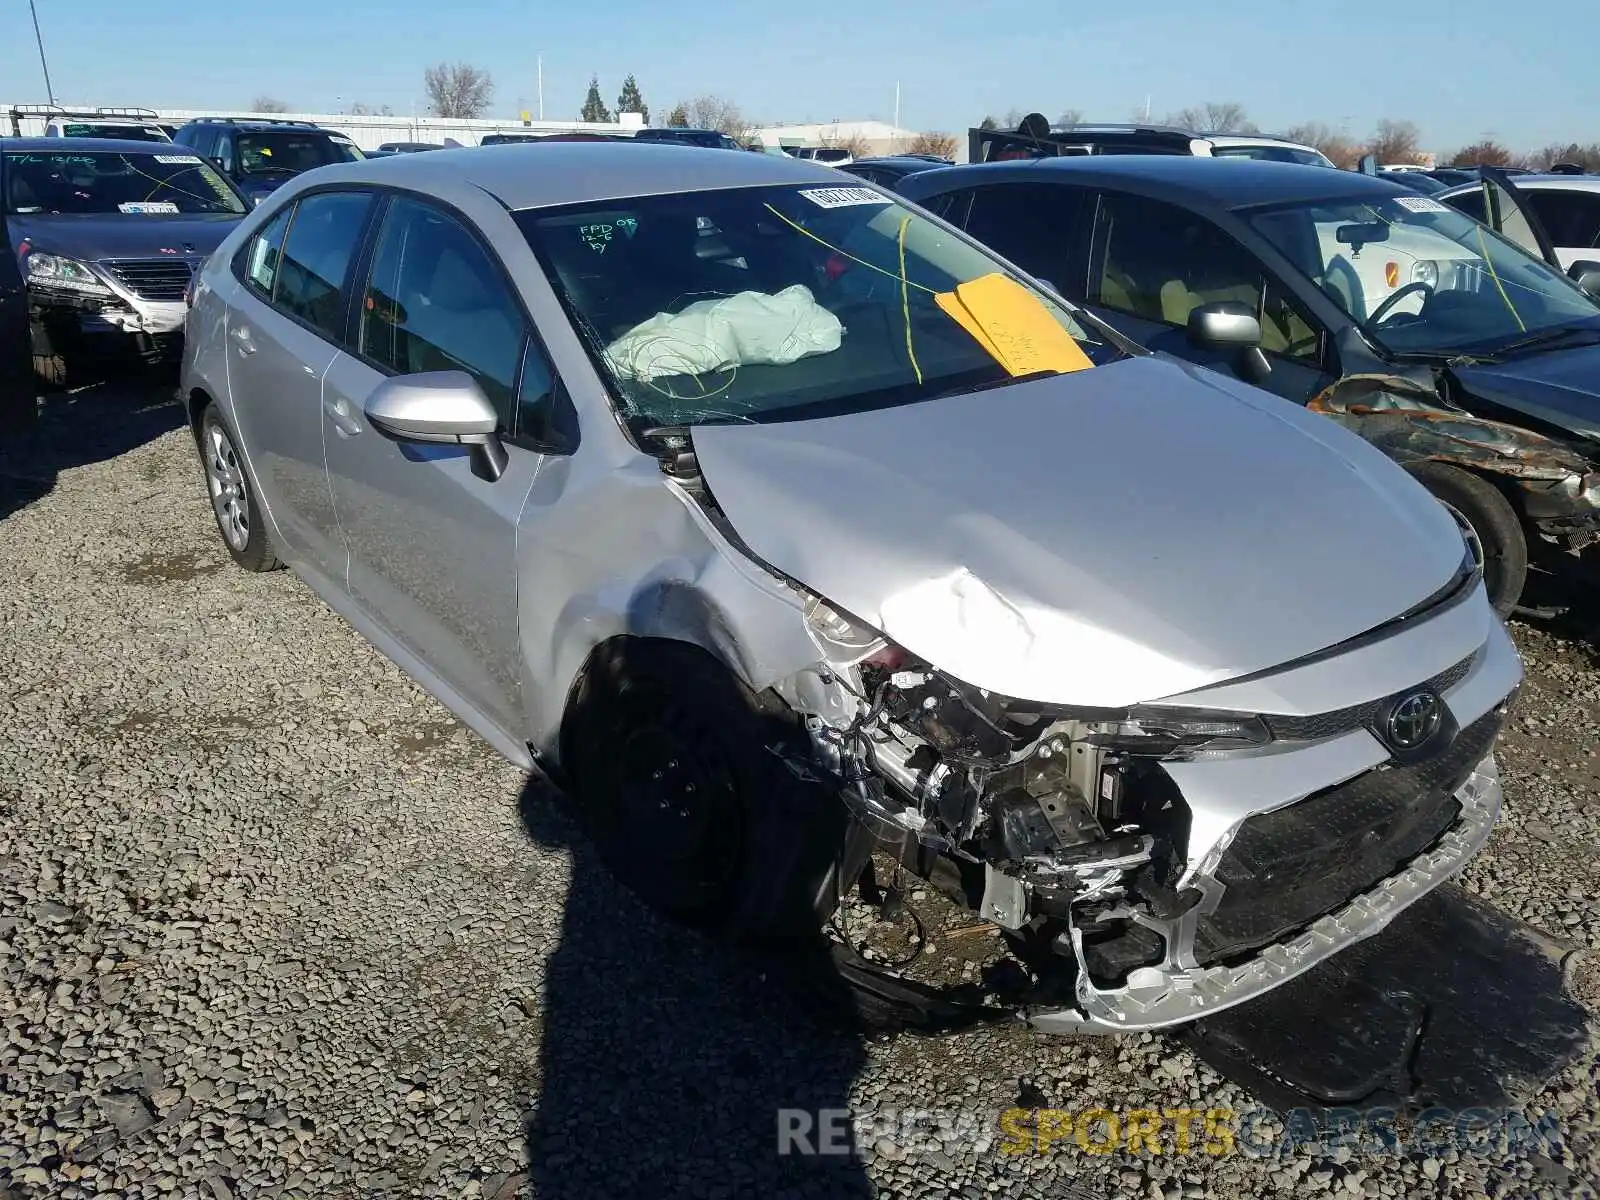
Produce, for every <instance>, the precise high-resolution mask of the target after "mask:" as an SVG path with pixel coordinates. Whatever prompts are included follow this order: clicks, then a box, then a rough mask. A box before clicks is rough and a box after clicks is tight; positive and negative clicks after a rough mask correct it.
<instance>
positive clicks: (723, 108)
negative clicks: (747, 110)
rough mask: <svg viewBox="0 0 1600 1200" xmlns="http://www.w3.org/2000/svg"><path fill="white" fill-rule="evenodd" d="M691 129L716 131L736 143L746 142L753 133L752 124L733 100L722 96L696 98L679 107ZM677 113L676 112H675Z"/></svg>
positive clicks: (684, 102)
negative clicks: (751, 132)
mask: <svg viewBox="0 0 1600 1200" xmlns="http://www.w3.org/2000/svg"><path fill="white" fill-rule="evenodd" d="M678 108H679V109H681V110H682V111H683V115H684V119H685V120H686V121H687V122H688V125H689V128H691V129H715V130H716V131H717V132H718V133H725V134H727V135H728V136H729V137H731V138H733V139H734V140H735V141H739V142H743V141H745V140H746V139H747V138H748V137H749V135H750V131H751V122H750V121H749V120H748V119H747V118H746V117H745V115H744V113H742V112H740V111H739V106H738V105H737V104H735V103H734V102H733V101H732V100H724V99H723V98H722V97H720V96H696V97H694V99H692V100H685V101H683V102H682V103H681V104H679V105H678ZM674 111H676V110H674Z"/></svg>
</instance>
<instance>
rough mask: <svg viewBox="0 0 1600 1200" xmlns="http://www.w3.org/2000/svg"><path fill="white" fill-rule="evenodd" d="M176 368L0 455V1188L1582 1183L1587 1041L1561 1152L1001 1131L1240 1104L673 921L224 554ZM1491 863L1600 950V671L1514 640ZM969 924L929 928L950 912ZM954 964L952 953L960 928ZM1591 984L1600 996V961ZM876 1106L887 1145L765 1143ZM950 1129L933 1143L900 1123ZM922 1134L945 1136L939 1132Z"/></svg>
mask: <svg viewBox="0 0 1600 1200" xmlns="http://www.w3.org/2000/svg"><path fill="white" fill-rule="evenodd" d="M163 394H164V392H163V390H162V389H161V388H159V387H155V386H151V387H148V388H142V387H141V388H133V387H131V386H130V387H122V388H117V389H105V390H102V391H100V392H88V393H83V394H80V395H79V396H78V397H76V399H75V400H73V401H72V402H68V401H65V400H62V401H58V402H57V403H56V404H55V405H54V406H53V409H52V411H51V412H50V414H49V415H48V417H47V420H46V422H45V425H44V427H43V429H42V431H41V432H40V433H39V434H37V435H34V436H32V437H30V438H29V439H28V440H26V441H24V442H20V443H16V444H14V445H13V446H11V447H10V448H8V449H0V578H3V579H4V580H5V585H4V588H3V591H0V627H3V629H4V637H3V640H0V727H3V728H4V729H5V731H6V734H7V736H6V737H5V738H4V740H3V742H0V1026H3V1030H4V1037H3V1038H0V1200H6V1198H9V1197H35V1196H37V1197H45V1196H49V1197H62V1198H69V1197H75V1196H88V1195H113V1194H114V1195H120V1196H128V1197H134V1196H162V1197H169V1196H170V1197H178V1196H183V1197H192V1196H199V1197H201V1198H202V1200H212V1198H214V1200H229V1198H230V1197H254V1196H285V1197H288V1196H293V1197H307V1198H309V1197H317V1198H319V1200H321V1198H339V1197H377V1196H429V1197H434V1196H437V1197H452V1198H453V1197H510V1196H513V1195H522V1194H536V1195H538V1196H541V1197H545V1196H590V1195H594V1196H609V1197H616V1196H628V1195H635V1194H640V1195H653V1196H669V1195H684V1196H696V1197H701V1196H703V1197H717V1196H730V1197H731V1196H756V1195H776V1194H789V1195H814V1196H819V1197H825V1196H841V1195H856V1194H860V1195H866V1194H871V1192H872V1191H873V1189H876V1192H877V1194H879V1195H884V1196H905V1197H924V1196H925V1197H934V1196H941V1197H942V1196H956V1197H981V1196H991V1195H993V1196H1009V1197H1020V1196H1030V1197H1050V1198H1057V1200H1063V1198H1064V1200H1074V1198H1083V1200H1088V1198H1092V1197H1110V1196H1148V1197H1152V1198H1157V1200H1176V1198H1182V1197H1190V1196H1201V1195H1205V1196H1218V1197H1245V1196H1258V1195H1324V1194H1326V1195H1333V1196H1336V1197H1340V1196H1342V1197H1349V1196H1361V1195H1365V1196H1407V1195H1412V1194H1417V1193H1420V1192H1422V1191H1424V1190H1426V1191H1428V1192H1429V1193H1435V1194H1440V1195H1447V1196H1451V1197H1475V1196H1479V1195H1489V1196H1502V1195H1548V1196H1567V1195H1575V1194H1593V1193H1594V1190H1595V1186H1596V1184H1597V1183H1600V1137H1597V1133H1600V1125H1597V1110H1600V1103H1597V1100H1596V1091H1597V1086H1596V1084H1597V1077H1600V1073H1597V1067H1596V1048H1597V1047H1596V1043H1595V1042H1594V1041H1593V1040H1591V1043H1590V1045H1589V1047H1588V1050H1587V1051H1586V1053H1585V1054H1584V1055H1583V1056H1582V1058H1581V1059H1580V1060H1579V1061H1578V1062H1577V1063H1576V1064H1574V1065H1573V1066H1572V1067H1571V1068H1570V1069H1569V1070H1567V1071H1566V1072H1564V1073H1563V1074H1562V1075H1561V1076H1560V1077H1559V1078H1557V1079H1556V1080H1554V1081H1553V1082H1552V1083H1551V1085H1550V1087H1549V1089H1548V1090H1547V1091H1546V1092H1545V1093H1544V1094H1543V1095H1542V1096H1540V1097H1539V1098H1538V1100H1537V1101H1536V1102H1535V1103H1534V1104H1533V1105H1532V1106H1531V1107H1530V1109H1529V1116H1530V1117H1537V1116H1539V1115H1540V1114H1546V1113H1548V1114H1553V1115H1554V1117H1555V1118H1556V1128H1557V1129H1558V1131H1559V1136H1558V1137H1556V1138H1555V1139H1554V1140H1553V1141H1551V1142H1550V1143H1548V1144H1546V1145H1544V1146H1543V1147H1542V1148H1540V1149H1539V1150H1537V1151H1535V1150H1530V1149H1528V1148H1526V1147H1524V1148H1519V1149H1517V1150H1514V1151H1511V1152H1508V1153H1501V1152H1489V1153H1483V1154H1479V1153H1474V1152H1472V1151H1471V1150H1470V1149H1469V1150H1462V1151H1457V1150H1454V1149H1452V1150H1448V1151H1441V1152H1438V1153H1436V1154H1434V1155H1433V1156H1428V1155H1425V1154H1423V1153H1421V1152H1417V1153H1414V1154H1410V1155H1407V1156H1397V1155H1394V1154H1389V1155H1372V1154H1365V1153H1362V1152H1359V1151H1357V1152H1352V1151H1350V1150H1349V1149H1347V1148H1343V1149H1328V1148H1326V1147H1325V1148H1323V1150H1322V1152H1320V1153H1312V1152H1310V1151H1308V1150H1301V1151H1299V1152H1292V1153H1285V1154H1284V1155H1282V1156H1279V1157H1274V1158H1265V1159H1263V1158H1258V1157H1252V1156H1249V1155H1243V1154H1234V1155H1212V1154H1207V1153H1204V1152H1203V1151H1202V1150H1201V1149H1199V1142H1200V1140H1201V1139H1200V1138H1199V1137H1198V1135H1197V1139H1196V1144H1195V1146H1192V1147H1191V1152H1190V1153H1187V1154H1178V1153H1172V1152H1170V1151H1171V1149H1172V1147H1171V1143H1170V1141H1169V1142H1168V1143H1166V1147H1167V1149H1168V1151H1169V1152H1168V1153H1164V1154H1161V1155H1150V1154H1128V1153H1120V1152H1119V1153H1116V1154H1110V1155H1094V1154H1088V1153H1085V1152H1084V1151H1082V1150H1081V1149H1079V1148H1078V1146H1077V1145H1075V1144H1074V1143H1073V1142H1072V1141H1071V1140H1070V1139H1067V1140H1066V1141H1064V1142H1062V1143H1059V1144H1058V1145H1056V1146H1055V1147H1054V1148H1053V1149H1052V1151H1051V1152H1050V1153H1045V1154H1037V1153H1034V1154H1006V1153H1002V1152H1001V1143H1002V1142H1003V1141H1004V1137H1003V1136H1002V1135H1000V1134H999V1132H998V1131H997V1128H996V1126H995V1123H994V1116H993V1114H994V1113H995V1112H996V1111H997V1110H1001V1109H1005V1108H1009V1107H1011V1106H1013V1105H1015V1104H1017V1103H1018V1101H1019V1100H1023V1101H1025V1102H1027V1103H1029V1104H1038V1103H1040V1102H1041V1101H1047V1102H1049V1103H1051V1104H1054V1105H1058V1106H1062V1107H1066V1108H1072V1109H1078V1110H1082V1109H1087V1108H1092V1107H1095V1106H1103V1107H1106V1108H1109V1109H1113V1110H1119V1111H1120V1110H1126V1109H1129V1108H1135V1107H1139V1108H1155V1109H1164V1108H1174V1107H1190V1108H1201V1109H1205V1108H1212V1109H1232V1110H1236V1111H1245V1110H1249V1109H1251V1108H1252V1107H1253V1104H1252V1102H1251V1100H1250V1099H1249V1097H1248V1096H1246V1095H1245V1094H1244V1093H1243V1092H1242V1091H1240V1090H1239V1089H1238V1088H1237V1087H1234V1086H1233V1085H1231V1084H1229V1083H1227V1082H1225V1081H1223V1080H1222V1079H1220V1078H1219V1077H1218V1076H1216V1075H1215V1074H1214V1073H1213V1072H1212V1071H1210V1070H1209V1069H1208V1068H1207V1067H1206V1066H1204V1065H1203V1064H1201V1063H1198V1062H1197V1061H1196V1060H1195V1059H1194V1058H1193V1057H1191V1056H1190V1055H1189V1054H1188V1053H1187V1052H1186V1051H1184V1050H1182V1049H1180V1048H1178V1047H1177V1046H1176V1045H1174V1044H1173V1043H1172V1042H1170V1041H1168V1040H1166V1039H1164V1038H1152V1037H1150V1036H1148V1035H1147V1036H1144V1037H1132V1038H1124V1039H1099V1040H1095V1039H1066V1038H1060V1039H1047V1038H1044V1037H1040V1036H1037V1035H1034V1034H1031V1033H1029V1032H1028V1031H1026V1030H1025V1029H1022V1028H1014V1027H1004V1028H998V1029H987V1030H982V1031H977V1032H970V1033H966V1034H962V1035H959V1036H956V1037H951V1038H945V1039H922V1038H913V1037H900V1038H894V1039H884V1040H863V1039H861V1038H857V1037H850V1036H846V1035H844V1034H841V1033H837V1032H832V1031H827V1030H822V1029H819V1028H816V1027H815V1026H814V1025H812V1024H811V1023H809V1022H807V1021H806V1020H805V1019H804V1017H803V1015H802V1014H801V1013H800V1012H799V1011H798V1010H797V1009H796V1008H795V1006H794V1004H793V1002H792V1001H791V1000H790V999H789V998H788V997H786V995H784V994H783V993H781V992H780V991H779V990H778V989H777V988H776V986H775V985H772V984H769V983H768V982H767V981H765V980H764V979H762V978H761V977H760V976H759V975H758V974H757V973H755V972H754V971H753V970H752V969H751V968H748V967H746V966H743V965H741V964H739V963H737V962H735V961H733V960H732V959H730V958H729V957H727V956H725V955H722V954H719V953H717V952H714V951H713V950H711V949H709V948H708V947H706V946H705V945H703V944H702V943H700V942H699V941H697V940H696V939H694V938H692V937H690V936H688V935H685V934H683V933H681V932H680V931H678V930H676V929H674V928H671V927H668V926H666V925H664V924H663V923H661V922H659V921H656V920H653V919H652V918H651V917H650V916H649V915H648V914H646V913H644V912H642V911H641V910H640V909H639V907H638V906H637V905H636V904H635V903H634V902H633V901H632V900H631V899H630V898H629V897H628V895H627V894H625V893H624V892H622V891H621V890H620V889H619V888H618V887H617V886H616V885H614V884H613V883H612V882H611V880H610V879H609V878H608V877H607V875H606V874H605V872H604V871H603V870H602V869H601V868H600V867H599V865H598V864H597V863H596V862H595V860H594V857H593V855H592V853H591V852H590V850H589V849H588V847H587V846H586V845H585V844H584V843H583V841H582V839H581V838H578V837H576V836H575V835H574V834H573V831H572V827H571V826H570V824H569V823H568V822H567V821H566V820H565V818H564V817H563V816H562V814H561V810H560V808H559V807H558V806H557V805H555V804H553V803H552V801H551V798H550V797H549V796H548V795H546V794H544V793H543V792H542V791H541V789H539V788H538V787H536V786H530V785H528V784H527V782H526V781H525V779H524V778H523V777H522V776H521V775H520V774H519V773H518V772H517V771H515V770H514V769H512V768H511V767H510V766H508V765H507V764H505V763H504V762H503V761H501V760H500V759H498V758H497V757H496V756H495V755H494V754H493V753H492V752H491V751H489V750H488V749H487V748H486V747H485V746H483V745H482V744H481V743H480V742H479V741H477V740H476V739H475V738H474V737H472V736H471V735H469V734H468V733H467V732H466V731H464V730H463V729H462V728H461V727H460V726H458V725H457V723H456V722H455V721H453V720H452V719H451V718H450V716H449V715H448V714H447V713H446V712H445V711H444V710H443V709H442V708H440V707H439V706H438V705H437V704H435V703H434V702H433V701H432V700H430V699H429V698H428V697H427V696H425V695H424V694H423V693H422V692H421V691H419V690H418V689H417V688H416V687H415V686H414V685H412V684H411V683H410V682H409V681H408V680H407V679H406V678H404V677H403V676H402V675H401V674H400V673H399V671H397V670H396V669H395V668H394V667H392V666H390V665H389V664H388V663H387V662H386V661H384V660H383V659H381V658H380V657H379V656H378V655H377V654H376V653H375V652H374V651H372V650H371V649H370V648H369V647H368V646H367V645H366V644H365V643H363V642H362V641H361V640H360V639H359V638H358V637H357V636H356V634H355V633H354V632H352V631H351V630H350V629H349V628H348V627H347V626H346V625H345V624H344V623H343V622H342V621H341V620H340V619H338V618H337V617H336V616H334V615H333V614H332V613H331V612H330V611H329V610H328V609H327V608H326V607H325V606H323V605H322V604H321V602H320V601H318V600H317V599H316V598H315V597H314V596H313V595H312V594H311V593H310V592H309V591H308V590H307V589H306V588H305V587H303V586H302V585H301V584H299V583H298V582H297V581H296V580H295V579H294V577H293V576H292V575H290V574H288V573H287V572H281V573H278V574H275V575H272V576H267V577H252V576H248V575H245V574H243V573H242V572H239V571H237V570H235V569H233V567H232V566H231V564H228V563H227V559H226V555H225V553H224V551H223V548H222V545H221V543H220V541H219V539H218V537H217V534H216V531H215V528H214V526H213V524H212V522H211V518H210V514H209V511H208V509H207V506H206V504H205V501H204V498H203V488H202V484H201V480H200V477H199V473H198V470H197V467H196V465H195V462H194V455H193V450H192V449H191V447H190V445H189V443H188V442H187V439H186V435H185V434H184V433H182V432H181V431H178V430H177V429H176V426H177V424H178V413H177V410H176V408H175V407H174V406H171V405H165V404H162V403H161V400H162V396H163ZM1516 634H1517V637H1518V639H1519V642H1520V644H1521V645H1522V647H1523V650H1524V652H1525V654H1526V655H1527V658H1528V666H1529V681H1528V685H1527V688H1526V690H1525V693H1524V696H1523V699H1522V700H1521V702H1520V704H1519V709H1518V719H1517V721H1516V723H1515V726H1514V728H1513V729H1512V731H1511V732H1510V733H1509V735H1508V736H1507V738H1506V740H1505V748H1504V753H1503V766H1504V769H1505V773H1506V776H1507V794H1508V811H1507V814H1506V817H1505V819H1504V821H1503V822H1502V824H1501V826H1500V828H1499V830H1498V831H1497V833H1496V835H1495V837H1494V841H1493V842H1492V844H1491V846H1490V848H1489V850H1488V851H1487V852H1486V853H1485V854H1484V855H1483V856H1482V857H1481V858H1480V859H1479V860H1478V861H1477V862H1475V863H1474V864H1473V865H1472V866H1471V868H1470V869H1469V871H1468V872H1467V874H1466V876H1465V880H1464V882H1465V884H1466V886H1468V887H1469V888H1470V889H1472V890H1475V891H1477V892H1480V893H1482V894H1484V895H1486V896H1489V897H1492V898H1493V899H1494V900H1495V901H1496V902H1498V903H1499V904H1501V905H1503V906H1505V907H1506V908H1508V909H1509V910H1511V911H1513V912H1515V913H1516V914H1517V915H1519V916H1521V917H1523V918H1525V919H1526V920H1528V921H1530V922H1532V923H1533V924H1535V925H1536V926H1538V927H1539V928H1540V929H1542V930H1544V931H1545V932H1546V933H1548V934H1551V935H1554V936H1557V937H1561V938H1564V939H1567V940H1569V941H1571V942H1573V943H1575V944H1577V945H1581V946H1587V947H1590V948H1593V947H1594V946H1595V945H1596V944H1597V942H1600V901H1597V897H1600V758H1597V757H1596V749H1595V747H1596V746H1597V744H1600V739H1597V737H1596V734H1597V732H1600V657H1597V655H1596V652H1595V651H1594V650H1592V649H1591V648H1589V645H1588V643H1586V642H1585V641H1583V640H1581V639H1579V638H1577V637H1574V636H1572V635H1570V634H1560V633H1553V632H1548V631H1539V630H1535V629H1532V628H1529V627H1526V626H1519V627H1518V628H1517V629H1516ZM941 936H942V935H941ZM955 949H956V948H955V946H954V945H950V946H941V947H936V949H935V951H934V952H933V953H935V954H939V953H954V952H955ZM1573 986H1574V990H1575V992H1576V993H1577V994H1578V995H1579V997H1580V998H1581V999H1582V1000H1583V1001H1584V1003H1585V1004H1586V1005H1587V1006H1588V1008H1589V1011H1590V1012H1591V1014H1593V1013H1595V1012H1597V1011H1600V982H1597V973H1596V971H1595V969H1594V967H1593V965H1592V964H1589V965H1586V966H1585V967H1583V968H1581V969H1580V971H1579V973H1578V975H1577V977H1576V979H1575V981H1574V985H1573ZM847 1107H848V1108H850V1109H851V1110H853V1111H854V1113H855V1114H856V1117H857V1118H858V1119H861V1120H870V1121H873V1122H876V1123H877V1124H875V1125H871V1126H867V1127H864V1129H863V1133H862V1141H863V1145H862V1148H861V1152H860V1153H859V1154H858V1155H855V1156H845V1157H843V1158H840V1157H838V1156H835V1157H833V1158H829V1157H806V1156H793V1155H791V1156H783V1157H780V1156H778V1155H777V1154H776V1141H777V1138H776V1128H777V1110H779V1109H783V1108H793V1109H804V1110H811V1111H813V1112H815V1111H819V1110H837V1109H843V1108H847ZM916 1113H922V1114H935V1115H939V1114H942V1115H943V1116H944V1117H945V1118H947V1119H948V1120H947V1125H946V1127H945V1128H942V1129H934V1130H932V1132H931V1133H930V1132H929V1131H927V1130H924V1131H923V1132H922V1133H920V1134H918V1135H916V1136H913V1132H914V1131H909V1130H906V1129H900V1128H898V1127H897V1126H895V1125H894V1122H895V1121H896V1120H897V1119H900V1120H909V1119H911V1118H910V1117H908V1116H907V1114H916ZM919 1119H920V1118H919Z"/></svg>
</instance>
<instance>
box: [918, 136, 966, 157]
mask: <svg viewBox="0 0 1600 1200" xmlns="http://www.w3.org/2000/svg"><path fill="white" fill-rule="evenodd" d="M906 153H907V154H932V155H933V156H934V157H936V158H954V157H955V153H956V139H955V138H953V137H951V136H950V135H949V134H948V133H919V134H917V136H916V137H914V138H912V139H911V145H910V146H909V147H908V148H907V150H906Z"/></svg>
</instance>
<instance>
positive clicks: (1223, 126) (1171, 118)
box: [1165, 100, 1261, 133]
mask: <svg viewBox="0 0 1600 1200" xmlns="http://www.w3.org/2000/svg"><path fill="white" fill-rule="evenodd" d="M1165 124H1167V125H1176V126H1178V127H1179V128H1181V129H1193V130H1196V131H1197V132H1204V133H1260V132H1261V130H1260V129H1259V128H1258V127H1257V125H1256V123H1255V122H1254V121H1252V120H1251V119H1250V116H1249V114H1248V113H1246V112H1245V109H1244V105H1242V104H1239V103H1237V102H1235V101H1233V100H1210V101H1207V102H1206V103H1205V104H1202V105H1200V106H1199V107H1198V108H1183V109H1179V110H1178V111H1177V112H1175V113H1168V114H1167V118H1166V121H1165Z"/></svg>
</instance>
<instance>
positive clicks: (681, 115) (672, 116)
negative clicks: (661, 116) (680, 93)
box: [667, 104, 689, 129]
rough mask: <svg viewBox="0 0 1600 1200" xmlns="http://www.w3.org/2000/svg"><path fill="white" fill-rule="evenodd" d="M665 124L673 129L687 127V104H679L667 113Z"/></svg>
mask: <svg viewBox="0 0 1600 1200" xmlns="http://www.w3.org/2000/svg"><path fill="white" fill-rule="evenodd" d="M667 124H668V125H670V126H672V127H673V128H675V129H687V128H689V106H688V105H686V104H680V105H678V106H677V107H676V108H674V109H673V110H672V111H671V112H670V113H668V114H667Z"/></svg>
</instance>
